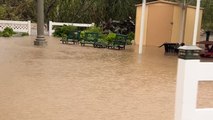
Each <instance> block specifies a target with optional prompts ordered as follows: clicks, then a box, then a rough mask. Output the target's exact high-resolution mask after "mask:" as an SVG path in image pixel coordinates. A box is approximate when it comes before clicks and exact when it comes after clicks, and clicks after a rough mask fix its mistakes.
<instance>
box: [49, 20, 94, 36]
mask: <svg viewBox="0 0 213 120" xmlns="http://www.w3.org/2000/svg"><path fill="white" fill-rule="evenodd" d="M63 25H72V26H76V27H92V26H95V23H92V24H84V23H62V22H52V21H49V36H52V33H53V32H54V31H55V30H53V26H63Z"/></svg>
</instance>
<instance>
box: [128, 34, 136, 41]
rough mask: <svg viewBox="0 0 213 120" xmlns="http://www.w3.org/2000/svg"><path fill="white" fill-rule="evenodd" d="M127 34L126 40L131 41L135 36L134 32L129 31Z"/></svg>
mask: <svg viewBox="0 0 213 120" xmlns="http://www.w3.org/2000/svg"><path fill="white" fill-rule="evenodd" d="M127 36H128V40H130V41H132V40H134V38H135V33H133V32H130V33H129V34H128V35H127Z"/></svg>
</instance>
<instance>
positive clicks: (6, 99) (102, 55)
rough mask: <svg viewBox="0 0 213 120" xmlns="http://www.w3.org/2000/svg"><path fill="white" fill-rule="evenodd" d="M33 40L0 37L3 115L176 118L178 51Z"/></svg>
mask: <svg viewBox="0 0 213 120" xmlns="http://www.w3.org/2000/svg"><path fill="white" fill-rule="evenodd" d="M34 39H35V38H33V37H23V38H22V37H20V38H7V39H5V38H0V65H1V67H0V119H1V120H172V119H173V116H174V103H175V101H174V100H175V86H176V85H175V82H176V69H177V56H172V55H170V56H165V55H164V54H163V52H164V51H163V49H160V48H157V47H147V48H144V51H143V55H142V56H138V54H137V51H138V50H137V48H135V47H131V46H129V47H128V48H127V50H121V51H118V50H108V49H95V48H92V47H81V46H78V45H63V44H61V43H60V42H59V40H58V39H56V38H49V37H47V40H48V46H47V47H45V48H39V47H35V46H33V41H34ZM208 86H209V84H208ZM202 88H205V85H204V87H202ZM209 89H211V87H210V86H209V87H208V90H209ZM205 92H206V91H205V89H204V93H205ZM211 95H213V94H211ZM201 97H202V95H201ZM211 98H212V97H208V99H211ZM202 104H205V103H202V102H201V105H202Z"/></svg>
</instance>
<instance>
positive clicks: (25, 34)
mask: <svg viewBox="0 0 213 120" xmlns="http://www.w3.org/2000/svg"><path fill="white" fill-rule="evenodd" d="M21 36H29V34H28V33H21Z"/></svg>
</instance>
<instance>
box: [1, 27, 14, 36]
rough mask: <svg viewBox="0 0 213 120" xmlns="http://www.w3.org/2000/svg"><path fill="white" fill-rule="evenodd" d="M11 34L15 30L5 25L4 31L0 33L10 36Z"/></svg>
mask: <svg viewBox="0 0 213 120" xmlns="http://www.w3.org/2000/svg"><path fill="white" fill-rule="evenodd" d="M13 34H15V32H14V31H13V29H12V28H9V27H6V28H5V29H4V31H3V32H2V33H1V35H0V36H3V37H11V36H12V35H13Z"/></svg>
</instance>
